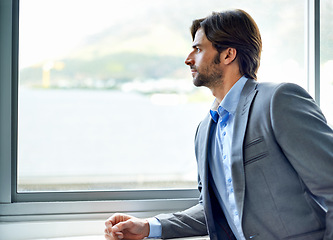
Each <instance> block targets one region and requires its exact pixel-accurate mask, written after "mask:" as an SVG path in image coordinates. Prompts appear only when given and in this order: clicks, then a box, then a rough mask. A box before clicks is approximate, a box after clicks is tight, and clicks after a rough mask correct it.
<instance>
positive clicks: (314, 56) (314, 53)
mask: <svg viewBox="0 0 333 240" xmlns="http://www.w3.org/2000/svg"><path fill="white" fill-rule="evenodd" d="M305 18H306V21H305V22H306V25H305V28H306V29H305V39H306V44H305V46H306V49H305V62H306V75H307V90H308V91H309V93H310V94H311V95H312V96H313V98H314V99H315V100H316V102H317V103H318V104H320V0H308V1H307V3H306V14H305Z"/></svg>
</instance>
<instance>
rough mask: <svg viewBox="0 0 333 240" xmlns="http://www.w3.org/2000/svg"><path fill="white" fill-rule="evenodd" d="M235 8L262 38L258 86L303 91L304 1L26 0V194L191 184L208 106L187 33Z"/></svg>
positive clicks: (22, 93)
mask: <svg viewBox="0 0 333 240" xmlns="http://www.w3.org/2000/svg"><path fill="white" fill-rule="evenodd" d="M78 6H80V7H78ZM230 8H242V9H244V10H246V11H248V12H249V13H250V14H251V15H252V16H253V17H254V19H255V20H256V22H257V23H258V25H259V28H260V30H261V33H262V38H263V53H262V63H261V68H260V70H259V74H258V75H259V81H275V82H279V81H293V82H296V83H298V84H300V85H302V86H304V85H305V79H304V71H303V56H304V54H303V50H304V46H303V44H302V43H303V30H304V27H303V26H304V22H303V20H304V16H303V13H304V11H303V8H304V6H303V1H300V0H299V1H286V0H284V1H277V0H271V1H266V0H257V1H251V2H249V1H245V0H242V1H237V3H232V4H231V3H226V2H225V1H220V0H218V1H217V0H208V1H199V0H184V1H177V0H167V1H164V0H159V1H156V0H143V1H135V0H125V1H111V0H94V1H92V0H85V1H76V0H56V1H55V0H21V1H20V55H19V61H20V79H19V80H20V87H19V149H18V189H19V191H20V192H24V191H35V190H36V191H46V190H54V191H62V190H97V189H99V190H117V189H161V188H164V189H165V188H188V187H191V188H192V187H196V162H195V157H194V146H193V139H194V134H195V130H196V126H197V124H198V123H199V122H200V120H201V119H202V118H203V117H204V116H205V114H206V113H207V112H208V109H209V107H210V105H211V102H212V100H213V99H212V97H211V96H210V93H209V92H208V91H207V90H206V89H201V88H194V87H193V86H192V80H191V74H190V72H189V69H188V67H186V66H185V64H184V59H185V58H186V56H187V54H188V52H189V51H190V50H191V36H190V33H189V30H188V29H189V26H190V25H191V22H192V20H193V19H195V18H199V17H204V16H206V15H208V14H210V13H211V12H212V11H219V10H225V9H230ZM286 53H288V54H286ZM281 69H283V71H281Z"/></svg>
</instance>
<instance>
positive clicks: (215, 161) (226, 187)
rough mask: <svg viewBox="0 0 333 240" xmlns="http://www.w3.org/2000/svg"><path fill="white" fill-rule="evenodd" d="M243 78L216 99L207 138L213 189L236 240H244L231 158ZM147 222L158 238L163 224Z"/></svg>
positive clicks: (152, 221)
mask: <svg viewBox="0 0 333 240" xmlns="http://www.w3.org/2000/svg"><path fill="white" fill-rule="evenodd" d="M246 81H247V78H246V77H244V76H243V77H241V78H240V79H239V80H238V81H237V82H236V83H235V84H234V86H233V87H232V88H231V89H230V90H229V92H228V93H227V95H226V96H225V97H224V99H223V100H222V102H221V103H218V101H217V100H216V99H215V101H214V103H213V105H212V108H211V110H210V114H211V117H212V119H213V121H214V122H215V123H216V127H214V129H213V134H212V137H211V139H210V143H211V144H210V151H209V154H208V161H209V165H210V170H211V173H212V177H213V179H214V184H213V188H214V191H215V193H216V197H217V198H218V201H219V203H220V205H221V208H222V210H223V212H224V213H225V215H227V219H232V222H229V225H230V228H231V229H232V231H233V232H234V234H235V236H236V238H237V239H238V240H245V237H244V234H243V230H242V226H241V222H240V219H239V212H238V209H237V205H236V201H235V195H234V188H233V181H232V175H231V159H230V157H231V146H232V135H233V128H234V117H235V112H236V108H237V105H238V102H239V98H240V94H241V92H242V90H243V87H244V85H245V83H246ZM148 221H149V225H150V233H149V238H160V237H161V235H162V227H161V224H160V222H159V220H158V219H156V218H150V219H148Z"/></svg>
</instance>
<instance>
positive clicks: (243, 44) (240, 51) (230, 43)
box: [191, 9, 262, 79]
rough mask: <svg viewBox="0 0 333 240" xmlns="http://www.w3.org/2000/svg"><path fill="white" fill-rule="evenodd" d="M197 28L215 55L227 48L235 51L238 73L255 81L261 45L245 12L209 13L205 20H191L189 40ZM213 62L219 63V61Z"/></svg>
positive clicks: (253, 22) (252, 22) (257, 29)
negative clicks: (210, 43)
mask: <svg viewBox="0 0 333 240" xmlns="http://www.w3.org/2000/svg"><path fill="white" fill-rule="evenodd" d="M199 28H202V29H203V30H204V32H205V34H206V37H207V39H208V40H209V41H210V42H212V44H213V46H214V48H216V50H217V51H218V52H219V54H220V53H221V52H222V51H223V50H225V49H227V48H228V47H231V48H235V49H236V50H237V56H236V60H237V61H238V65H239V71H240V73H241V74H242V75H245V76H246V77H248V78H253V79H257V71H258V68H259V65H260V55H261V48H262V42H261V36H260V32H259V28H258V26H257V24H256V23H255V21H254V20H253V19H252V17H251V16H250V15H249V14H248V13H246V12H245V11H243V10H239V9H237V10H232V11H225V12H219V13H217V12H213V13H212V15H210V16H208V17H206V18H202V19H197V20H194V21H193V23H192V26H191V34H192V38H193V40H194V37H195V33H196V32H197V30H198V29H199ZM216 61H217V63H219V58H217V59H216Z"/></svg>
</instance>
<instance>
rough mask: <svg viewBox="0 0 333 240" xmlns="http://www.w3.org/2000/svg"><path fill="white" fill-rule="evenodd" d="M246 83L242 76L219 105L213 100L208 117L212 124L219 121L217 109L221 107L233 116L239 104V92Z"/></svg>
mask: <svg viewBox="0 0 333 240" xmlns="http://www.w3.org/2000/svg"><path fill="white" fill-rule="evenodd" d="M246 81H247V78H246V77H245V76H242V77H241V78H240V79H239V80H238V81H237V82H236V83H235V84H234V85H233V86H232V88H231V89H230V90H229V92H228V93H227V95H225V97H224V98H223V100H222V102H221V103H219V102H218V101H217V99H215V100H214V102H213V104H212V107H211V109H210V115H211V117H212V119H213V120H214V122H217V121H218V119H219V113H218V108H219V106H221V107H222V108H223V109H225V110H226V111H227V112H228V113H229V114H232V115H234V114H235V112H236V108H237V105H238V102H239V98H240V95H241V92H242V90H243V87H244V85H245V83H246Z"/></svg>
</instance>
